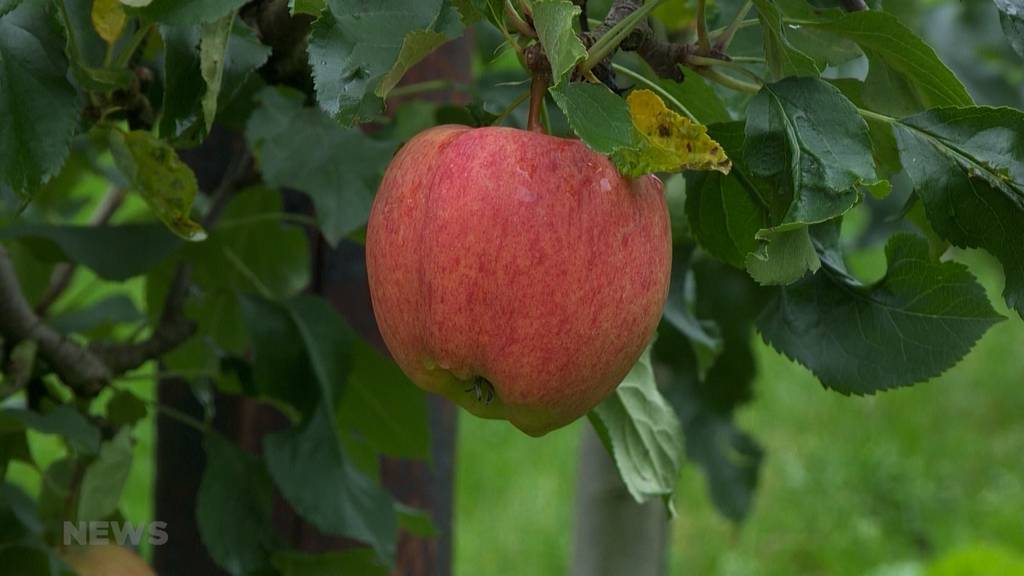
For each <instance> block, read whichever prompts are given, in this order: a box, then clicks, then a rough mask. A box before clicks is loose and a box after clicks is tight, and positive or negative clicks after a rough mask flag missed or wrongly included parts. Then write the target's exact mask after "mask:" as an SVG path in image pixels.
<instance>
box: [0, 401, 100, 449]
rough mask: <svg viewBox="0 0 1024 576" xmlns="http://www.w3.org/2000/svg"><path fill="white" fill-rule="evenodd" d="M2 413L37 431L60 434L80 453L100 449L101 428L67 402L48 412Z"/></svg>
mask: <svg viewBox="0 0 1024 576" xmlns="http://www.w3.org/2000/svg"><path fill="white" fill-rule="evenodd" d="M0 414H5V415H7V416H9V417H11V418H15V419H16V420H18V421H20V422H21V423H22V424H24V425H25V426H26V427H27V428H30V429H32V430H35V431H36V432H39V433H42V434H55V435H57V436H60V437H62V438H64V440H66V441H67V443H68V445H69V446H71V448H72V449H74V450H75V451H76V452H78V453H81V454H95V453H96V452H97V451H99V449H100V431H99V429H98V428H96V427H95V426H93V425H92V423H90V422H89V421H88V420H86V418H85V416H82V413H81V412H79V411H78V410H75V409H74V407H72V406H69V405H67V404H61V405H60V406H57V407H56V408H54V409H53V410H50V411H49V412H47V413H46V414H40V413H38V412H33V411H30V410H20V409H9V410H3V411H0Z"/></svg>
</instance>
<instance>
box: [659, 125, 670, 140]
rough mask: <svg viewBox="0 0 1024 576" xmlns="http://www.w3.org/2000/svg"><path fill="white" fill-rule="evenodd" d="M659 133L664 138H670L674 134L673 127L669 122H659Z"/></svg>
mask: <svg viewBox="0 0 1024 576" xmlns="http://www.w3.org/2000/svg"><path fill="white" fill-rule="evenodd" d="M658 135H659V136H661V137H662V138H668V137H669V136H671V135H672V127H671V126H669V125H667V124H658Z"/></svg>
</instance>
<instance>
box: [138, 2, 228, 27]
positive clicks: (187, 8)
mask: <svg viewBox="0 0 1024 576" xmlns="http://www.w3.org/2000/svg"><path fill="white" fill-rule="evenodd" d="M245 3H246V0H152V2H149V3H148V4H147V5H146V6H145V7H143V8H139V9H138V10H137V11H138V12H139V13H140V14H142V15H143V16H145V17H146V18H148V19H150V20H154V21H156V22H159V23H161V24H173V25H177V26H193V25H195V24H207V23H210V22H214V21H216V20H220V19H221V18H223V17H225V16H227V15H228V14H229V13H231V12H233V11H235V10H238V9H239V8H241V7H242V5H243V4H245Z"/></svg>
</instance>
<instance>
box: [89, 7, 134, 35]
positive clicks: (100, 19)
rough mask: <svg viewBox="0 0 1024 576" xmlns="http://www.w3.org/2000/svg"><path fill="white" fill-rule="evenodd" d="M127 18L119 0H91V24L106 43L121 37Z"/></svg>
mask: <svg viewBox="0 0 1024 576" xmlns="http://www.w3.org/2000/svg"><path fill="white" fill-rule="evenodd" d="M127 20H128V17H127V15H126V14H125V13H124V5H123V4H121V2H120V0H93V3H92V26H93V28H95V29H96V33H97V34H99V35H100V38H103V40H105V41H106V42H107V44H113V43H114V42H116V41H117V39H118V38H120V37H121V31H123V30H124V25H125V22H126V21H127Z"/></svg>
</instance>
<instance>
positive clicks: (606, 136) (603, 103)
mask: <svg viewBox="0 0 1024 576" xmlns="http://www.w3.org/2000/svg"><path fill="white" fill-rule="evenodd" d="M550 92H551V96H552V98H554V99H555V103H556V104H558V107H559V108H561V109H562V112H564V113H565V117H566V118H567V119H568V120H569V126H570V127H572V130H573V132H575V133H576V135H577V136H579V137H580V139H581V140H583V143H584V144H586V145H587V146H588V147H590V149H591V150H593V151H595V152H597V153H599V154H605V155H610V154H612V153H614V152H616V151H618V150H621V149H624V148H631V147H633V145H634V141H633V120H632V119H631V118H630V116H629V107H628V106H627V105H626V101H625V100H623V99H622V98H619V97H618V96H616V95H615V93H614V92H612V91H611V90H609V89H608V88H607V87H606V86H604V85H603V84H590V83H589V82H574V83H566V84H561V85H558V86H554V87H552V88H551V89H550Z"/></svg>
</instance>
